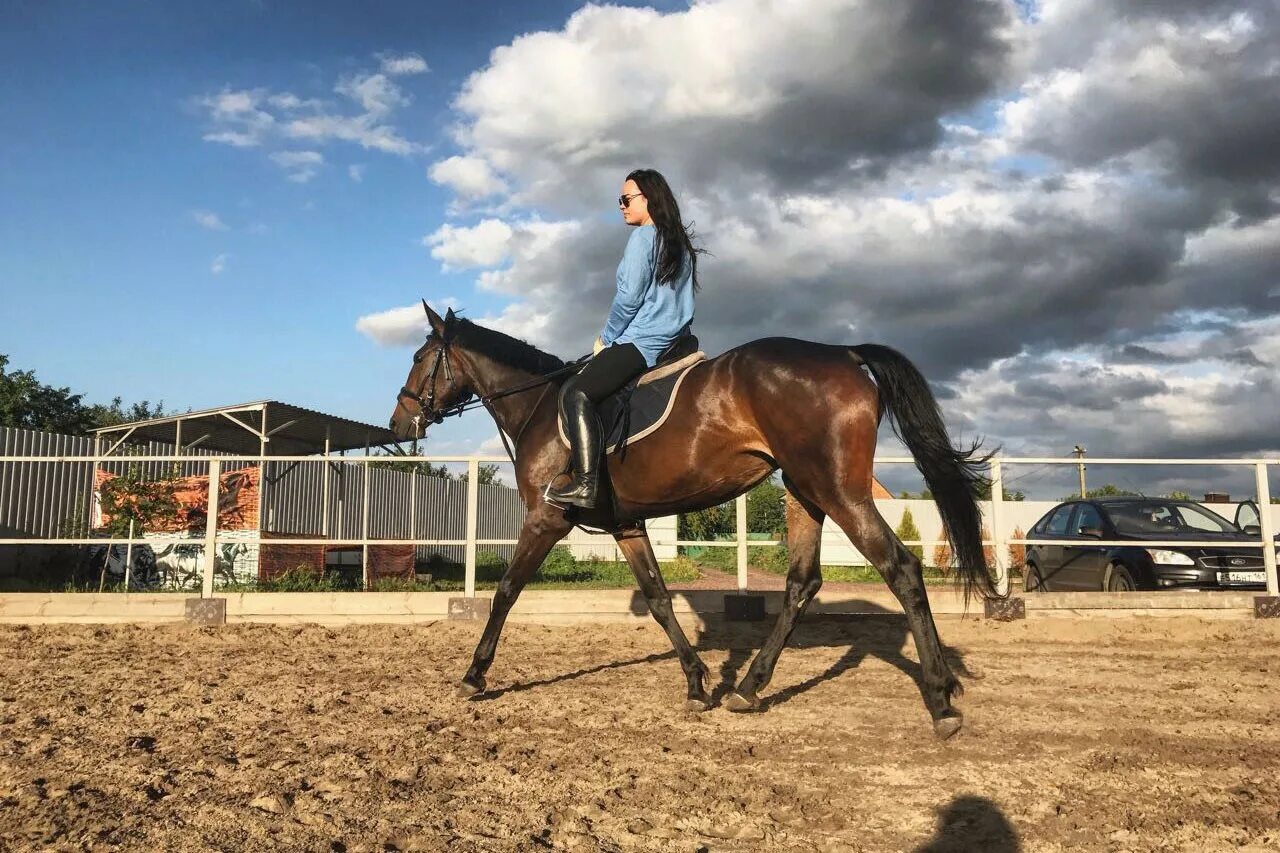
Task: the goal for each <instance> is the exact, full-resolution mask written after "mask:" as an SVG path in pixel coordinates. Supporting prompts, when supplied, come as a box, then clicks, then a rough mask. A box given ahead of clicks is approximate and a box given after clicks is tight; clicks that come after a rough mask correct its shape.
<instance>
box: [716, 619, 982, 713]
mask: <svg viewBox="0 0 1280 853" xmlns="http://www.w3.org/2000/svg"><path fill="white" fill-rule="evenodd" d="M850 604H851V605H852V606H850V607H849V609H852V610H856V611H857V612H853V613H822V612H819V613H810V614H806V615H805V616H804V617H803V618H802V619H801V620H800V622H799V624H797V625H796V627H795V630H794V631H792V633H791V636H790V638H789V639H788V640H787V645H786V649H784V650H783V652H782V655H781V656H780V657H779V660H778V667H779V668H780V669H785V667H786V654H787V650H790V649H809V648H838V647H844V649H845V652H844V654H842V655H841V656H840V657H839V658H838V659H837V660H835V661H834V662H832V664H831V665H830V666H829V667H827V668H826V669H825V670H824V671H822V672H820V673H818V674H817V675H815V676H813V677H811V678H807V679H805V680H804V681H800V682H797V683H795V684H791V685H788V686H786V687H784V688H782V689H781V690H778V691H775V692H770V693H766V694H765V695H764V696H762V697H761V706H760V710H761V711H767V710H768V709H770V708H773V707H776V706H778V705H783V704H785V703H787V702H789V701H791V700H792V699H794V698H796V697H797V696H800V695H802V694H804V693H806V692H807V691H809V690H812V689H813V688H815V687H817V686H818V685H820V684H823V683H824V682H827V681H831V680H833V679H836V678H839V677H840V676H841V675H843V674H844V673H846V672H848V671H849V670H851V669H857V668H858V667H859V666H861V665H862V663H863V661H865V660H866V659H867V658H868V657H873V658H878V659H879V660H881V661H883V662H885V663H887V664H889V665H890V666H892V667H894V668H895V669H897V670H899V671H900V672H902V673H903V674H904V675H906V676H907V677H908V678H910V679H911V680H912V681H913V682H914V683H915V685H916V688H917V689H918V690H920V691H921V696H922V697H923V695H924V689H925V685H924V672H923V670H922V669H921V667H920V664H919V663H918V662H917V661H915V660H912V659H911V658H909V657H907V656H906V655H904V654H903V651H904V649H905V648H906V644H907V642H908V639H909V638H910V636H911V628H910V626H909V625H908V624H907V617H906V616H905V615H904V614H902V613H900V612H896V611H893V610H889V609H887V608H884V607H881V606H880V605H878V604H875V603H873V602H869V601H859V602H852V603H850ZM846 606H849V605H846ZM775 618H776V617H775V616H774V615H773V614H770V615H769V617H768V618H766V619H764V620H763V621H759V622H729V621H726V620H724V619H723V618H708V619H704V621H703V622H702V627H701V628H700V629H699V631H698V633H697V635H696V638H695V640H694V648H696V649H697V650H698V651H699V652H704V651H720V652H727V653H728V654H727V655H726V657H725V659H724V661H723V662H722V663H721V664H720V672H719V675H720V680H719V683H718V684H717V685H716V686H715V687H714V689H713V691H712V698H713V699H714V700H715V701H716V702H717V703H718V702H719V701H721V700H722V699H723V698H724V696H725V695H726V694H728V693H729V692H730V691H731V690H733V689H734V688H735V687H736V686H737V684H738V682H739V681H740V680H741V678H742V676H743V675H744V674H745V668H746V666H747V665H748V664H749V663H750V661H751V660H752V659H753V658H754V657H755V655H756V654H757V652H758V651H759V650H760V647H761V646H763V645H764V643H765V640H766V639H767V638H768V636H769V633H770V632H771V631H772V630H773V623H774V619H775ZM942 654H943V657H944V658H945V660H946V661H947V665H948V666H949V667H951V670H952V671H953V672H955V673H956V675H958V676H960V677H962V678H969V679H973V678H977V676H976V675H975V674H974V673H973V672H972V671H971V670H970V669H969V667H968V666H967V665H966V664H965V660H964V655H963V654H961V652H960V651H959V650H957V649H954V648H951V647H949V646H947V645H946V644H945V643H943V644H942ZM775 681H776V679H775Z"/></svg>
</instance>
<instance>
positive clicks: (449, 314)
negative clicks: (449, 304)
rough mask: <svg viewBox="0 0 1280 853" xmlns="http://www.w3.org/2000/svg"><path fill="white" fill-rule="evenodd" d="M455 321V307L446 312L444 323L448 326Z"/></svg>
mask: <svg viewBox="0 0 1280 853" xmlns="http://www.w3.org/2000/svg"><path fill="white" fill-rule="evenodd" d="M452 322H453V308H449V310H447V311H445V312H444V324H445V325H446V326H447V325H449V324H450V323H452Z"/></svg>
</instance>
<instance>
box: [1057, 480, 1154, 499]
mask: <svg viewBox="0 0 1280 853" xmlns="http://www.w3.org/2000/svg"><path fill="white" fill-rule="evenodd" d="M1126 495H1132V496H1136V497H1141V495H1140V494H1139V493H1138V492H1131V491H1129V490H1128V489H1122V488H1120V487H1119V486H1116V485H1113V484H1112V483H1107V484H1106V485H1105V486H1099V487H1098V488H1096V489H1089V490H1087V491H1086V492H1085V497H1087V498H1115V497H1124V496H1126ZM1079 499H1080V494H1079V493H1078V492H1076V493H1073V494H1070V495H1067V496H1066V497H1064V498H1059V500H1064V501H1074V500H1079Z"/></svg>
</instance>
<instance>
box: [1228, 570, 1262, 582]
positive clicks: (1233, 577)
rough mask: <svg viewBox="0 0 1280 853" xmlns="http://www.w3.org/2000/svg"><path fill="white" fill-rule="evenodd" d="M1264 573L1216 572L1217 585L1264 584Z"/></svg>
mask: <svg viewBox="0 0 1280 853" xmlns="http://www.w3.org/2000/svg"><path fill="white" fill-rule="evenodd" d="M1266 582H1267V573H1266V572H1218V583H1266Z"/></svg>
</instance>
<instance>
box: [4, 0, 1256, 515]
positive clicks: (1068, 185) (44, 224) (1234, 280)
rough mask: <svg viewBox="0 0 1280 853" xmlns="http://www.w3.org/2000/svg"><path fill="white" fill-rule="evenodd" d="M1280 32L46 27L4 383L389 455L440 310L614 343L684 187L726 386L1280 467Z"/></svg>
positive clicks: (700, 26)
mask: <svg viewBox="0 0 1280 853" xmlns="http://www.w3.org/2000/svg"><path fill="white" fill-rule="evenodd" d="M943 12H945V14H944V13H943ZM1277 40H1280V13H1277V11H1276V9H1275V4H1274V3H1272V2H1263V0H1229V2H1225V3H1220V4H1207V5H1204V6H1200V5H1197V4H1142V5H1132V4H1116V3H1115V2H1114V0H1036V2H1030V0H955V2H954V3H950V4H945V5H943V6H939V5H938V4H936V3H933V2H931V0H928V2H927V0H901V2H897V3H881V2H878V0H796V2H788V3H765V2H756V0H700V2H698V3H695V4H692V5H690V4H687V3H681V2H670V1H669V0H668V2H661V3H656V4H653V3H651V4H645V5H643V6H642V5H639V4H633V5H627V4H613V5H605V6H591V5H583V4H581V3H578V2H560V1H559V0H553V2H537V3H528V2H507V0H502V2H488V3H475V4H455V3H407V2H406V3H376V4H351V3H317V2H306V3H303V2H296V3H275V2H226V3H219V4H210V5H209V6H208V7H204V6H197V5H195V4H185V3H167V4H166V3H160V2H154V3H142V2H116V3H110V4H102V3H60V4H56V5H54V4H49V3H38V2H21V3H17V4H15V3H13V2H10V3H9V4H7V7H6V19H5V27H4V28H3V31H0V63H2V64H3V67H0V116H3V125H2V126H0V314H2V316H3V319H4V320H6V321H8V322H6V323H5V324H4V326H3V328H4V330H5V331H4V333H3V337H0V352H2V353H6V354H7V355H9V356H10V358H11V361H12V364H13V365H14V366H15V367H19V368H24V369H34V370H35V371H37V373H38V374H39V376H40V377H41V378H42V379H43V380H44V381H45V382H48V383H51V384H54V385H58V386H69V387H71V388H72V389H74V390H75V391H78V392H83V393H84V394H85V395H86V397H87V398H88V399H89V400H91V401H107V400H109V399H110V398H111V397H113V396H116V395H119V396H121V397H123V398H124V399H125V400H126V401H136V400H142V399H148V400H151V401H153V402H154V401H158V400H163V401H164V402H165V404H166V406H167V407H169V408H171V409H175V408H176V409H186V408H206V407H211V406H218V405H226V404H231V403H237V402H243V401H247V400H253V399H261V398H274V399H281V400H286V401H289V402H293V403H297V404H301V405H305V406H310V407H314V408H318V409H321V410H325V411H329V412H332V413H334V414H339V415H343V416H346V417H351V418H355V419H358V420H364V421H369V422H374V423H382V422H384V421H385V419H386V417H387V416H388V414H389V410H390V407H391V405H392V402H393V397H394V393H395V390H396V389H397V388H398V387H399V385H400V383H401V381H402V380H403V377H404V375H405V373H406V371H407V368H408V363H409V354H410V352H411V348H410V343H411V342H412V341H414V340H416V339H419V337H420V335H421V334H422V329H421V315H419V314H417V313H416V311H415V310H413V308H412V306H414V305H416V304H417V301H418V299H419V298H420V297H427V298H428V299H430V300H432V301H433V302H434V303H436V304H437V305H439V306H441V307H443V306H444V304H445V302H446V300H453V301H454V302H455V303H456V304H457V305H458V306H460V307H462V308H464V309H465V310H466V313H467V314H468V316H470V317H472V318H474V319H477V320H481V321H484V322H485V323H487V324H489V325H492V326H494V327H495V328H499V329H501V330H502V331H506V332H509V333H513V334H516V335H518V336H519V337H522V338H525V339H527V340H529V341H530V342H531V343H534V344H535V345H538V346H541V347H544V348H546V349H548V350H551V351H553V352H556V353H557V354H559V355H561V356H566V357H569V356H576V355H579V354H581V353H582V352H584V351H585V350H586V348H587V347H588V346H589V345H590V341H591V338H592V337H593V336H594V334H595V333H596V332H597V331H599V327H600V325H601V324H602V322H603V318H604V316H605V314H606V312H607V309H608V305H609V300H610V298H611V297H612V291H613V270H614V268H615V267H616V264H617V259H618V256H619V252H620V250H621V246H622V244H623V243H624V242H625V239H626V236H627V235H626V233H625V231H626V229H625V228H624V227H622V226H621V225H620V223H619V222H618V221H617V212H616V209H614V208H613V206H612V203H611V201H610V200H611V199H612V198H614V197H615V196H616V195H617V193H618V189H619V186H620V183H621V178H622V177H623V176H624V175H625V174H626V172H627V171H629V170H630V169H632V168H635V167H637V166H654V167H657V168H660V169H661V170H662V171H663V173H664V174H666V175H667V177H668V178H669V179H670V180H671V182H672V186H673V187H674V188H675V190H676V194H677V197H678V198H679V199H680V203H681V208H682V211H683V212H684V214H685V218H686V219H691V220H693V221H694V222H695V223H696V224H697V231H698V234H699V238H700V241H701V242H702V243H703V245H704V246H705V247H706V248H708V249H709V250H710V251H711V253H712V254H711V255H709V256H707V257H706V258H705V259H704V264H700V271H701V273H702V276H703V280H702V284H703V288H702V290H701V291H700V294H699V297H698V307H697V316H696V320H695V330H696V331H697V332H698V333H699V335H700V337H701V339H702V342H703V345H704V349H706V350H707V352H708V353H709V354H710V355H713V356H714V355H716V354H719V353H722V352H725V351H726V350H728V349H730V348H732V347H734V346H737V345H739V344H742V343H745V342H747V341H751V340H754V339H757V338H761V337H766V336H771V335H779V334H782V335H790V336H794V337H800V338H806V339H810V340H815V341H822V342H826V343H857V342H863V341H874V342H877V343H884V344H888V345H890V346H894V347H897V348H899V349H901V350H902V351H903V352H904V353H905V354H906V355H908V356H909V357H910V358H912V359H913V360H914V361H915V362H916V363H917V364H919V365H920V366H921V368H922V370H923V371H924V372H925V374H926V376H927V377H928V378H929V379H930V380H931V382H933V383H934V387H935V388H936V389H937V390H938V393H939V396H940V398H941V400H942V408H943V410H944V414H945V415H946V417H947V419H948V421H949V423H950V425H951V426H952V429H953V431H954V432H955V434H956V435H957V436H962V437H965V438H968V437H973V436H977V435H982V436H987V437H988V438H989V440H990V443H991V444H1000V445H1001V446H1003V448H1004V449H1005V451H1006V452H1008V453H1011V454H1012V453H1019V454H1021V453H1025V454H1027V455H1037V456H1039V455H1053V456H1066V455H1069V454H1070V451H1071V448H1072V446H1074V445H1075V444H1083V445H1085V446H1087V447H1088V448H1089V449H1090V453H1091V455H1110V456H1141V455H1145V456H1175V457H1176V456H1181V457H1186V456H1214V455H1235V454H1259V453H1275V452H1280V446H1277V444H1276V441H1277V438H1276V433H1275V430H1274V423H1275V422H1276V421H1277V419H1280V408H1277V407H1280V394H1277V393H1276V380H1275V375H1276V374H1275V364H1276V363H1277V361H1278V360H1280V279H1278V278H1277V276H1276V274H1275V270H1276V269H1280V161H1277V160H1276V159H1275V157H1274V156H1273V155H1271V154H1270V153H1269V152H1270V151H1271V150H1274V138H1273V130H1272V129H1273V128H1274V127H1275V126H1277V123H1278V122H1280V114H1277V112H1276V110H1277V106H1276V103H1275V101H1274V98H1268V97H1264V96H1263V94H1262V93H1267V92H1273V91H1276V89H1277V87H1278V86H1280V68H1278V67H1277V66H1276V63H1275V61H1274V58H1275V49H1274V45H1275V44H1276V43H1277ZM1224 105H1226V106H1224ZM1196 318H1200V319H1196ZM882 444H883V450H884V451H885V452H888V453H892V452H893V450H894V447H893V444H892V442H891V440H889V437H888V436H882ZM426 448H427V450H428V452H433V453H439V454H444V453H463V452H469V451H474V450H476V449H477V448H484V449H485V450H486V451H495V450H496V451H499V452H500V445H499V444H498V443H497V441H496V431H495V429H494V427H493V424H492V423H491V422H490V421H489V420H488V418H486V417H485V416H484V415H483V414H482V413H480V414H473V415H471V416H470V417H469V418H466V419H463V420H462V421H460V422H458V421H455V422H451V423H449V424H447V425H446V426H444V427H442V428H438V429H436V430H433V433H432V435H431V437H430V440H429V441H428V443H427V445H426ZM1069 474H1070V472H1066V474H1064V475H1063V477H1062V478H1059V479H1054V478H1049V479H1048V480H1046V481H1045V482H1044V483H1042V484H1041V485H1040V486H1038V487H1037V488H1043V489H1044V490H1046V492H1047V493H1049V494H1050V495H1056V494H1059V493H1062V492H1064V491H1065V490H1066V488H1067V487H1068V486H1069V479H1070V477H1069ZM1215 476H1216V475H1215ZM1211 480H1213V477H1211V476H1210V475H1208V474H1206V478H1205V482H1204V484H1203V485H1204V487H1205V489H1206V490H1207V489H1210V488H1218V487H1220V486H1221V484H1220V483H1218V482H1216V481H1211ZM903 485H910V484H906V483H904V484H903ZM1168 485H1169V488H1189V487H1190V488H1192V490H1193V491H1194V490H1195V487H1194V486H1193V484H1191V483H1190V482H1188V481H1187V480H1186V479H1185V478H1182V477H1180V478H1179V479H1178V480H1177V482H1172V481H1171V482H1170V483H1169V484H1168ZM911 487H913V488H914V487H915V486H914V485H911ZM1148 490H1149V491H1152V492H1156V491H1162V490H1166V489H1163V488H1162V486H1161V485H1160V484H1158V483H1157V484H1148Z"/></svg>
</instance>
